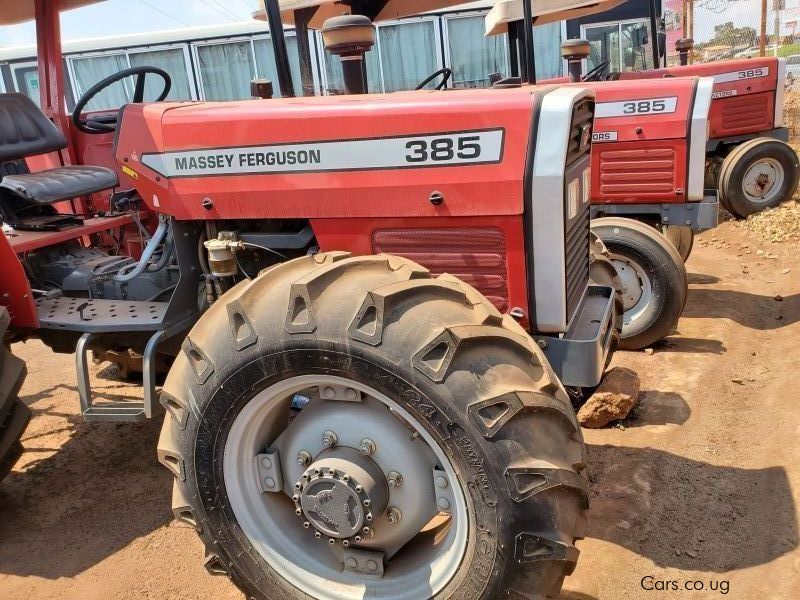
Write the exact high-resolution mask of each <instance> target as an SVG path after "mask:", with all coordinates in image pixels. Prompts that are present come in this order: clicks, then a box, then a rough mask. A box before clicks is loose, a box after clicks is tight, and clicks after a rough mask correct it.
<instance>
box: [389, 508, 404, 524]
mask: <svg viewBox="0 0 800 600" xmlns="http://www.w3.org/2000/svg"><path fill="white" fill-rule="evenodd" d="M402 518H403V513H401V512H400V509H398V508H395V507H394V506H392V507H391V508H389V510H388V511H387V512H386V520H387V521H389V523H391V524H392V525H394V524H395V523H399V522H400V519H402Z"/></svg>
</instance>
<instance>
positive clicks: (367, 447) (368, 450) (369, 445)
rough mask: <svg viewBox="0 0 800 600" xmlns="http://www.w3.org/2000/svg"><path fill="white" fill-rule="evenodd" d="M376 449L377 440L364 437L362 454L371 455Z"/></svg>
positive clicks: (361, 448)
mask: <svg viewBox="0 0 800 600" xmlns="http://www.w3.org/2000/svg"><path fill="white" fill-rule="evenodd" d="M375 449H376V446H375V442H373V441H372V440H371V439H369V438H364V439H363V440H361V447H360V450H361V454H363V455H364V456H369V455H370V454H374V453H375Z"/></svg>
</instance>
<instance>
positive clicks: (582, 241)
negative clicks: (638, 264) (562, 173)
mask: <svg viewBox="0 0 800 600" xmlns="http://www.w3.org/2000/svg"><path fill="white" fill-rule="evenodd" d="M564 217H565V223H566V225H565V232H564V264H565V265H566V269H565V271H564V272H565V275H566V284H565V285H566V292H567V295H566V298H567V322H569V321H570V320H571V319H572V315H574V314H575V310H576V309H577V308H578V304H580V301H581V298H582V297H583V292H584V291H585V290H586V286H587V285H588V284H589V203H588V202H587V203H585V204H582V205H581V208H580V209H578V214H576V215H575V216H574V217H573V218H572V220H571V221H567V220H566V218H567V215H566V214H565V215H564Z"/></svg>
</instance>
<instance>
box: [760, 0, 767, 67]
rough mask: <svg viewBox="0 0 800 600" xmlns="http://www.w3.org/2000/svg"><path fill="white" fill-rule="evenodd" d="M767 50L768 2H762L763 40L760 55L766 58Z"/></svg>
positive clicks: (763, 0)
mask: <svg viewBox="0 0 800 600" xmlns="http://www.w3.org/2000/svg"><path fill="white" fill-rule="evenodd" d="M766 48H767V0H761V40H760V41H759V43H758V55H759V56H762V57H763V56H765V54H766Z"/></svg>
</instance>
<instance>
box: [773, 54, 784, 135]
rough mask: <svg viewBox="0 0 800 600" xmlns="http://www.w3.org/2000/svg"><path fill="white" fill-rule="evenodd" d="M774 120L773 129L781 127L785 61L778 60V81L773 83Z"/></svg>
mask: <svg viewBox="0 0 800 600" xmlns="http://www.w3.org/2000/svg"><path fill="white" fill-rule="evenodd" d="M775 86H776V87H775V120H774V122H773V125H772V126H773V127H775V128H778V127H783V96H784V93H785V91H786V59H785V58H779V59H778V80H777V81H776V83H775Z"/></svg>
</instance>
